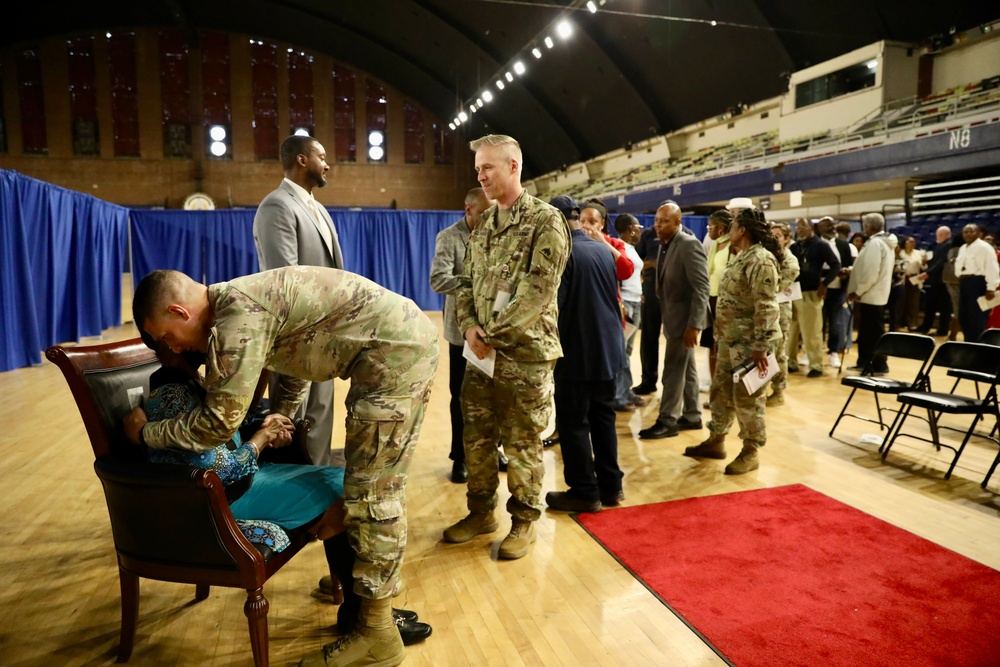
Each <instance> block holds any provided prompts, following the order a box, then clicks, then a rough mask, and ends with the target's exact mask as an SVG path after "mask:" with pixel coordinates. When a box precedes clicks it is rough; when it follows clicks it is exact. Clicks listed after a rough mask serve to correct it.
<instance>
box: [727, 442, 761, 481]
mask: <svg viewBox="0 0 1000 667" xmlns="http://www.w3.org/2000/svg"><path fill="white" fill-rule="evenodd" d="M759 467H760V462H759V461H758V460H757V448H756V447H754V446H753V445H743V451H741V452H740V455H739V456H737V457H736V458H735V459H733V460H732V461H730V462H729V465H727V466H726V474H727V475H742V474H744V473H748V472H750V471H751V470H756V469H757V468H759Z"/></svg>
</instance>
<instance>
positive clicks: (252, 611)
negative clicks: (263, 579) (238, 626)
mask: <svg viewBox="0 0 1000 667" xmlns="http://www.w3.org/2000/svg"><path fill="white" fill-rule="evenodd" d="M269 608H270V604H269V603H268V601H267V598H266V597H264V591H263V589H262V588H258V589H256V590H247V601H246V604H244V605H243V613H244V614H246V617H247V622H248V624H249V625H250V647H251V648H252V649H253V664H254V666H255V667H268V648H267V610H268V609H269Z"/></svg>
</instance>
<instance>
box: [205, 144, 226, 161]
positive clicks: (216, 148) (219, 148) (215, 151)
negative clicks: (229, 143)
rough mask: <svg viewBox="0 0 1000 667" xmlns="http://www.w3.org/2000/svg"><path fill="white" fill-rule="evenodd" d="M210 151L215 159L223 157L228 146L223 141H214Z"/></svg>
mask: <svg viewBox="0 0 1000 667" xmlns="http://www.w3.org/2000/svg"><path fill="white" fill-rule="evenodd" d="M208 150H210V151H212V155H214V156H215V157H222V156H223V155H225V154H226V145H225V144H224V143H222V142H221V141H213V142H212V145H211V146H209V147H208Z"/></svg>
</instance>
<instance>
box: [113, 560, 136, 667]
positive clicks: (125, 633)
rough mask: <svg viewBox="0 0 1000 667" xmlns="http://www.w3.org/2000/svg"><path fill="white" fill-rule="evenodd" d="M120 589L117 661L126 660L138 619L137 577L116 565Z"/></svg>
mask: <svg viewBox="0 0 1000 667" xmlns="http://www.w3.org/2000/svg"><path fill="white" fill-rule="evenodd" d="M118 580H119V582H120V583H121V591H122V630H121V637H120V639H119V641H118V660H117V661H118V662H128V661H129V658H131V657H132V645H133V644H134V643H135V626H136V623H137V622H138V620H139V577H138V576H137V575H135V574H132V573H131V572H126V571H125V570H123V569H122V567H121V566H118Z"/></svg>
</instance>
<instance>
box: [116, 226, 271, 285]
mask: <svg viewBox="0 0 1000 667" xmlns="http://www.w3.org/2000/svg"><path fill="white" fill-rule="evenodd" d="M200 213H201V212H200V211H151V210H140V209H132V211H131V218H132V280H133V282H134V283H135V284H136V285H138V284H139V281H140V280H142V279H143V277H144V276H146V274H148V273H150V272H152V271H156V270H158V269H173V270H175V271H180V272H182V273H186V274H187V275H189V276H191V277H192V278H194V279H195V280H197V281H199V282H201V281H202V280H204V276H205V258H204V246H205V243H204V228H203V225H202V224H201V221H200V219H199V214H200ZM252 242H253V241H252V240H251V243H252Z"/></svg>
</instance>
